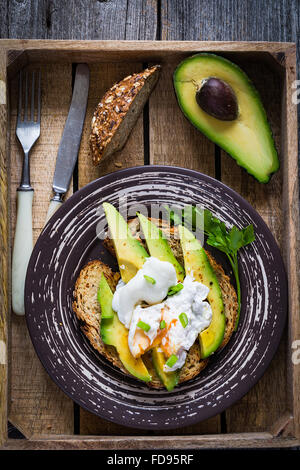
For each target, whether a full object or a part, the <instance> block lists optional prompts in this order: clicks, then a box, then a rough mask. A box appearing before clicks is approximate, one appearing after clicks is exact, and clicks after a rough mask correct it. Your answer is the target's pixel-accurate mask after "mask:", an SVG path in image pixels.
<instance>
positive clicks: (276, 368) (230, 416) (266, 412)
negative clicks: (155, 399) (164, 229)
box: [221, 61, 287, 432]
mask: <svg viewBox="0 0 300 470" xmlns="http://www.w3.org/2000/svg"><path fill="white" fill-rule="evenodd" d="M239 65H240V66H241V67H242V69H243V70H244V71H245V72H246V73H247V74H248V76H249V77H250V78H251V79H252V81H253V83H254V84H255V86H256V88H257V89H258V91H259V93H260V95H261V98H262V101H263V103H264V105H265V108H266V111H267V115H268V118H269V121H270V124H271V127H272V131H273V136H274V139H275V143H276V146H277V148H278V149H280V135H281V117H282V116H281V95H282V91H283V90H282V83H281V79H280V76H278V74H277V73H276V71H274V70H272V69H271V68H270V67H269V66H268V65H266V64H265V63H259V62H252V63H251V62H249V61H247V62H244V61H240V62H239ZM266 84H267V86H266ZM282 161H283V155H281V166H282ZM282 178H283V171H282V168H281V170H280V171H279V172H278V173H276V174H275V175H274V176H273V177H272V179H271V181H270V182H269V183H268V184H260V183H258V182H257V181H256V180H255V179H254V178H253V177H252V176H250V175H248V174H247V172H246V171H245V170H244V169H242V168H241V167H239V166H238V165H237V164H236V162H235V161H234V160H233V159H232V158H231V157H230V156H229V155H227V154H226V153H225V152H222V157H221V180H222V181H223V182H224V183H225V184H228V186H230V187H231V188H233V189H234V190H235V191H237V192H238V193H239V194H241V195H242V196H243V197H244V198H245V199H246V200H247V201H248V202H250V204H251V205H252V206H253V207H254V208H255V209H256V210H257V211H258V213H259V214H260V215H261V216H262V217H263V219H264V220H265V222H266V223H267V225H268V227H269V228H270V230H271V231H272V233H273V235H274V236H275V238H276V240H277V242H278V244H279V246H281V241H282V231H283V219H282ZM285 338H286V337H285ZM285 350H286V340H285V339H283V340H282V343H281V346H280V348H279V351H278V352H277V354H276V356H275V358H274V359H273V361H272V363H271V365H270V367H269V369H268V370H267V372H266V373H265V374H264V376H263V377H262V379H261V380H260V381H259V382H258V384H257V385H256V386H255V387H254V388H253V389H252V390H250V391H249V393H247V395H246V396H245V397H244V398H242V399H241V400H240V401H239V402H238V403H237V404H236V405H234V406H232V407H231V408H230V409H229V410H227V411H226V421H227V430H228V432H242V431H245V432H250V431H254V430H255V431H258V430H259V431H266V430H268V429H270V426H271V425H272V424H273V423H274V422H275V421H277V420H278V419H279V417H280V416H281V415H282V414H283V413H284V411H285V409H286V401H287V394H286V385H285V384H286V361H285ZM275 390H276V392H275Z"/></svg>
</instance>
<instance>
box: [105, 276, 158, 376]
mask: <svg viewBox="0 0 300 470" xmlns="http://www.w3.org/2000/svg"><path fill="white" fill-rule="evenodd" d="M112 299H113V293H112V291H111V290H110V287H109V285H108V282H107V280H106V278H105V276H104V275H103V274H102V277H101V280H100V286H99V290H98V300H100V307H101V326H100V334H101V338H102V340H103V342H104V343H105V344H107V345H110V346H114V347H115V348H116V350H117V352H118V354H119V358H120V360H121V362H122V364H123V366H124V367H125V369H127V370H128V372H130V374H132V375H133V376H134V377H136V378H137V379H140V380H143V381H144V382H150V381H151V375H150V374H149V372H148V370H147V368H146V366H145V364H144V362H143V360H142V359H141V358H139V359H135V358H134V357H133V355H132V354H131V352H130V349H129V346H128V330H127V328H125V326H124V325H123V323H121V322H120V320H119V319H118V315H117V314H116V312H114V311H113V309H112ZM103 309H104V310H103ZM104 311H105V312H112V313H113V316H112V317H103V312H104Z"/></svg>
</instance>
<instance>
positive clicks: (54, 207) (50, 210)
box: [45, 199, 62, 225]
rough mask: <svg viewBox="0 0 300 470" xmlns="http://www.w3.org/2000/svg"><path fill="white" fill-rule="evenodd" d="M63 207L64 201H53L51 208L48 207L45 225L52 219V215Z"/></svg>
mask: <svg viewBox="0 0 300 470" xmlns="http://www.w3.org/2000/svg"><path fill="white" fill-rule="evenodd" d="M61 205H62V201H57V200H54V199H51V201H50V204H49V207H48V212H47V216H46V222H45V225H46V223H47V222H48V220H49V219H50V218H51V217H52V215H53V214H54V212H56V211H57V209H58V208H59V207H60V206H61Z"/></svg>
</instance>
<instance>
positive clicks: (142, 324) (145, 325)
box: [137, 320, 151, 332]
mask: <svg viewBox="0 0 300 470" xmlns="http://www.w3.org/2000/svg"><path fill="white" fill-rule="evenodd" d="M137 326H138V327H139V328H141V329H142V330H144V331H146V332H147V331H149V330H150V328H151V326H150V325H148V323H145V322H143V321H142V320H140V321H139V322H138V324H137Z"/></svg>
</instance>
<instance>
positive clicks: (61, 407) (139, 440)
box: [0, 40, 300, 449]
mask: <svg viewBox="0 0 300 470" xmlns="http://www.w3.org/2000/svg"><path fill="white" fill-rule="evenodd" d="M1 46H2V47H1V50H0V103H1V104H0V109H1V113H0V120H1V131H2V132H1V140H0V169H1V174H0V189H1V193H0V210H1V224H0V247H1V255H0V256H1V269H0V279H1V285H0V308H1V310H0V379H1V381H0V411H1V418H0V445H2V446H3V448H4V449H78V448H80V449H82V448H84V449H161V448H168V449H175V448H186V449H187V448H193V449H195V448H208V447H209V448H211V447H216V448H217V447H290V446H296V445H299V444H300V406H299V390H300V387H299V383H300V380H299V379H300V366H299V365H298V366H297V365H294V364H293V361H292V354H293V352H294V353H295V352H296V347H297V345H298V343H297V340H298V341H299V338H300V330H299V328H300V327H299V289H298V278H297V265H298V263H297V261H296V260H297V237H298V234H299V228H298V182H297V171H298V165H297V116H296V105H295V104H293V102H292V94H293V92H294V91H295V90H294V89H293V83H294V80H295V78H296V58H295V50H296V49H295V45H294V44H290V43H246V42H238V43H234V42H226V43H225V42H165V41H159V42H143V41H139V42H126V41H34V40H28V41H24V40H23V41H19V40H2V41H1ZM197 51H212V52H216V53H220V54H222V55H224V56H226V57H228V58H230V59H232V60H233V61H234V62H236V63H238V64H239V65H240V66H241V67H242V68H243V69H244V70H245V71H246V72H247V73H248V74H249V76H250V77H251V78H252V80H253V81H254V83H255V85H256V87H257V88H258V90H259V92H260V93H261V96H262V100H263V102H264V105H265V107H266V110H267V113H268V116H269V120H270V123H271V127H272V129H273V133H274V137H275V140H276V144H277V147H278V149H279V151H280V155H281V169H280V171H279V172H278V173H277V174H276V175H274V177H273V178H272V180H271V182H270V183H269V184H267V185H263V184H259V183H257V182H256V181H255V180H254V179H253V178H252V177H250V176H249V175H248V174H247V173H246V172H245V171H244V170H242V169H241V168H240V167H238V166H237V165H236V163H235V162H234V161H233V160H232V159H231V158H230V157H229V156H227V155H226V154H225V153H224V152H223V151H220V149H219V148H218V147H216V146H215V145H214V144H213V143H211V142H210V141H209V140H208V139H207V138H206V137H204V136H203V135H202V134H201V133H200V132H197V131H196V130H195V129H194V128H193V127H192V125H191V124H190V123H189V122H188V121H187V120H185V118H184V117H183V115H182V113H181V111H180V110H179V107H178V106H177V103H176V99H175V96H174V91H173V86H172V72H173V70H174V67H175V66H176V64H177V63H178V62H179V61H180V60H181V59H182V58H183V57H185V56H187V55H190V54H192V53H194V52H197ZM78 62H88V63H89V65H90V70H91V86H90V94H89V101H88V109H87V116H86V122H85V126H84V133H83V138H82V143H81V148H80V154H79V161H78V168H77V169H76V171H75V173H74V178H73V186H72V188H71V189H70V191H69V194H71V193H72V191H75V190H76V189H78V188H79V187H81V186H83V185H85V184H86V183H88V182H89V181H91V180H93V179H95V178H97V177H99V176H101V175H103V174H105V173H107V172H111V171H115V170H118V169H119V168H125V167H129V166H134V165H142V164H168V165H177V166H183V167H187V168H192V169H195V170H199V171H201V172H203V173H206V174H208V175H211V176H214V177H216V178H218V179H221V180H222V181H223V182H224V183H226V184H228V185H229V186H231V187H232V188H233V189H235V190H236V191H238V192H239V193H240V194H241V195H242V196H243V197H244V198H246V199H247V200H248V201H249V202H250V203H251V204H252V205H253V206H254V207H255V208H256V210H257V211H258V212H259V213H260V214H261V215H262V217H263V218H264V220H265V221H266V223H267V224H268V226H269V227H270V229H271V230H272V232H273V234H274V236H275V238H276V239H277V241H278V244H279V246H280V247H281V250H282V254H283V257H284V260H285V264H286V269H287V273H288V278H289V321H288V325H287V327H286V333H285V335H284V338H283V339H282V342H281V345H280V347H279V350H278V351H277V353H276V356H275V358H274V359H273V361H272V363H271V365H270V366H269V368H268V370H267V372H266V373H265V374H264V376H263V377H262V379H261V380H260V381H259V382H258V383H257V385H256V386H255V387H254V388H253V389H252V390H251V391H250V392H249V393H248V394H247V395H246V396H245V397H244V398H242V399H241V400H240V401H239V402H238V403H236V404H235V405H234V406H232V407H231V408H229V409H228V410H227V411H226V412H224V413H222V414H221V415H218V416H215V417H213V418H211V419H209V420H207V421H205V422H201V423H199V424H197V425H194V426H191V427H186V428H181V429H178V430H175V431H172V432H169V433H168V434H167V433H163V432H156V431H144V432H142V431H139V430H133V429H130V428H125V427H121V426H117V425H115V424H113V423H109V422H106V421H104V420H101V419H100V418H98V417H96V416H94V415H91V414H90V413H88V412H87V411H85V410H82V409H79V407H78V406H77V405H76V404H74V403H73V402H72V401H71V400H70V399H69V398H68V397H67V396H65V395H64V393H63V392H62V391H61V390H60V389H59V388H57V386H56V385H55V384H54V383H53V382H52V381H51V379H50V378H49V377H48V375H47V374H46V372H45V371H44V369H43V367H42V365H41V364H40V362H39V360H38V358H37V356H36V354H35V352H34V350H33V347H32V344H31V341H30V338H29V336H28V332H27V328H26V324H25V318H24V317H18V316H16V315H14V314H10V250H11V240H12V238H13V234H14V221H15V201H16V187H17V185H18V184H19V181H20V174H21V151H20V147H19V146H18V144H17V141H16V137H15V126H16V102H17V94H18V93H17V72H18V71H19V69H20V68H22V67H24V66H28V67H29V68H30V67H36V66H37V65H38V66H39V67H40V68H41V70H42V90H43V91H42V122H41V137H40V139H39V141H38V142H37V144H36V146H35V147H34V149H33V151H32V154H31V176H32V183H33V186H34V189H35V196H34V209H33V224H34V237H35V239H36V238H37V237H38V235H39V233H40V231H41V229H42V227H43V224H44V220H45V216H46V212H47V207H48V201H49V197H50V194H51V183H52V176H53V171H54V166H55V159H56V154H57V149H58V145H59V141H60V138H61V135H62V131H63V127H64V124H65V119H66V116H67V113H68V108H69V104H70V99H71V93H72V76H73V73H74V67H73V64H75V63H78ZM153 62H159V63H161V64H162V66H163V70H162V74H161V78H160V80H159V83H158V85H157V87H156V89H155V91H154V92H153V94H152V95H151V98H150V100H149V103H148V104H147V105H146V107H145V109H144V112H143V114H142V115H141V116H140V118H139V120H138V122H137V125H136V126H135V128H134V130H133V132H132V134H131V136H130V138H129V140H128V142H127V144H126V146H125V148H124V149H123V150H122V151H121V152H118V153H117V154H116V155H114V157H113V158H110V159H109V160H108V161H105V162H103V164H101V165H100V166H99V167H98V168H94V167H92V165H91V163H90V159H89V150H88V135H89V127H90V120H91V115H92V113H93V111H94V108H95V106H96V104H97V102H98V101H99V99H100V98H101V96H102V95H103V93H104V91H105V90H106V89H107V88H109V87H110V86H111V85H112V84H113V83H114V82H115V81H118V80H119V79H121V78H123V77H124V76H125V75H126V74H130V73H132V72H134V71H138V70H141V69H142V68H143V67H144V66H145V65H146V64H148V63H153ZM298 347H299V346H298ZM298 356H299V354H298ZM294 362H296V361H294ZM7 420H9V421H10V422H11V423H12V424H13V425H14V426H15V427H16V428H18V429H19V430H20V431H21V432H22V433H23V435H24V436H25V437H26V439H21V440H19V439H8V438H7ZM161 435H164V437H163V439H162V438H161V437H160V436H161Z"/></svg>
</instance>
